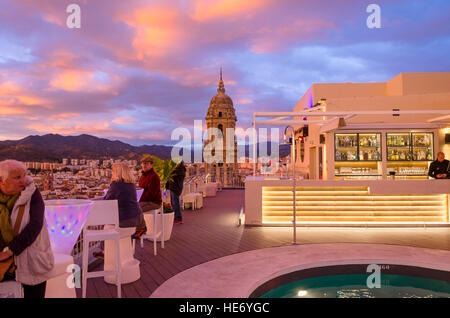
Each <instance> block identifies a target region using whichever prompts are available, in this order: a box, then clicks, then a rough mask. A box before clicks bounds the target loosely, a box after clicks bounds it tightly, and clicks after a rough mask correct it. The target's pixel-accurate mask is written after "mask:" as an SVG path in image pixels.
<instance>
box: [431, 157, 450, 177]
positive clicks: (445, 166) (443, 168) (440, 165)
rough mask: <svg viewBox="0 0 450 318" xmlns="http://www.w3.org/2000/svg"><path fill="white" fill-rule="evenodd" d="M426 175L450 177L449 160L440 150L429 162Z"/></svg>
mask: <svg viewBox="0 0 450 318" xmlns="http://www.w3.org/2000/svg"><path fill="white" fill-rule="evenodd" d="M428 175H429V176H430V177H432V178H435V179H449V178H450V161H448V160H446V159H445V154H444V153H443V152H442V151H441V152H439V153H438V155H437V159H436V160H435V161H433V162H432V163H431V164H430V169H429V170H428Z"/></svg>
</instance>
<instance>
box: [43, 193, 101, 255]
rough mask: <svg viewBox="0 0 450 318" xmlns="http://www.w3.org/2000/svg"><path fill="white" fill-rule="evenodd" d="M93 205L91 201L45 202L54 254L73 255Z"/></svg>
mask: <svg viewBox="0 0 450 318" xmlns="http://www.w3.org/2000/svg"><path fill="white" fill-rule="evenodd" d="M93 204H94V203H93V202H92V201H89V200H47V201H45V218H46V221H47V229H48V234H49V236H50V242H51V245H52V249H53V251H54V252H57V253H62V254H66V255H70V254H71V252H72V249H73V246H74V245H75V243H76V241H77V239H78V236H79V235H80V233H81V230H82V229H83V226H84V224H85V223H86V220H87V217H88V216H89V213H90V211H91V209H92V206H93Z"/></svg>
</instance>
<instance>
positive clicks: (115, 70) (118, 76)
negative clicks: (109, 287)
mask: <svg viewBox="0 0 450 318" xmlns="http://www.w3.org/2000/svg"><path fill="white" fill-rule="evenodd" d="M71 3H77V4H78V5H79V6H80V8H81V26H80V28H79V29H69V28H68V27H67V25H66V19H67V18H68V16H69V13H67V12H66V8H67V6H68V5H69V4H71ZM377 5H378V6H379V7H380V9H381V11H380V12H381V28H379V29H378V28H375V29H370V28H368V27H367V25H366V21H367V18H368V17H369V16H370V13H368V12H367V6H368V3H367V2H366V1H340V2H339V3H336V1H329V0H327V1H325V0H322V1H314V2H312V1H291V0H284V1H274V0H266V1H263V0H249V1H245V2H240V1H235V0H220V1H176V0H172V1H159V0H152V1H140V0H139V1H138V0H131V1H127V2H126V3H124V2H123V1H118V0H108V1H104V0H98V1H66V0H63V1H54V0H42V1H39V2H35V1H28V0H4V1H2V2H1V3H0V14H1V19H0V26H1V30H2V31H1V36H0V48H1V49H0V79H1V82H0V140H17V139H21V138H24V137H25V136H29V135H45V134H51V133H54V134H61V135H72V136H73V135H80V134H90V135H95V136H98V137H101V138H107V139H110V140H120V141H122V142H125V143H129V144H131V145H134V146H140V145H145V144H147V145H152V144H159V145H173V144H175V143H176V141H171V140H170V136H171V132H172V131H173V130H174V129H176V128H179V127H186V128H188V129H191V128H192V126H193V124H194V120H199V119H201V120H203V121H204V118H205V115H206V111H207V109H208V106H209V102H210V100H211V98H212V97H213V96H214V95H215V93H216V89H217V82H218V79H219V69H220V67H222V68H223V79H224V82H225V87H226V90H227V94H228V95H229V96H230V97H231V98H232V99H233V101H234V104H235V108H236V116H237V118H238V122H237V124H236V125H237V127H241V128H243V129H244V130H245V129H247V128H248V127H250V126H251V120H252V114H253V112H255V111H291V110H292V109H293V107H294V106H295V104H296V103H297V102H298V100H299V99H300V97H301V96H303V95H304V93H305V92H306V91H307V89H308V88H309V87H310V86H311V85H312V84H313V83H323V82H342V83H345V82H384V81H387V80H389V79H391V78H392V77H394V76H395V75H397V74H399V73H403V72H443V71H450V61H449V59H448V53H449V49H450V31H449V29H448V27H445V26H446V25H448V22H447V21H448V20H450V10H449V9H450V3H449V2H448V1H443V0H434V1H396V2H394V3H393V2H391V1H386V0H383V1H377ZM325 8H326V9H325Z"/></svg>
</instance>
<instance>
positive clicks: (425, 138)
mask: <svg viewBox="0 0 450 318" xmlns="http://www.w3.org/2000/svg"><path fill="white" fill-rule="evenodd" d="M423 138H424V144H425V146H429V145H430V139H429V138H428V135H425V137H423Z"/></svg>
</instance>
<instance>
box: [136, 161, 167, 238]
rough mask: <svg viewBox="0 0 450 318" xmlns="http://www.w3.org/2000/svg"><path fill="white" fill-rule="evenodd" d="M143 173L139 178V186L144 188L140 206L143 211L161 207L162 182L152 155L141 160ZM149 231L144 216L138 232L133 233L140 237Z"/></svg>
mask: <svg viewBox="0 0 450 318" xmlns="http://www.w3.org/2000/svg"><path fill="white" fill-rule="evenodd" d="M141 164H142V175H141V178H140V179H139V187H140V188H143V189H144V192H143V193H142V196H141V198H140V200H139V206H140V207H141V210H142V212H143V213H145V212H148V211H151V210H156V209H159V208H160V207H161V203H162V198H161V188H160V187H161V184H160V180H159V177H158V175H157V174H156V172H155V170H153V159H152V158H151V157H150V156H147V157H144V158H143V159H142V160H141ZM146 232H147V227H146V226H145V220H144V218H143V217H142V219H141V222H140V225H139V226H138V227H136V233H134V234H133V235H132V237H133V238H135V239H138V238H140V237H141V235H142V234H145V233H146Z"/></svg>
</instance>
